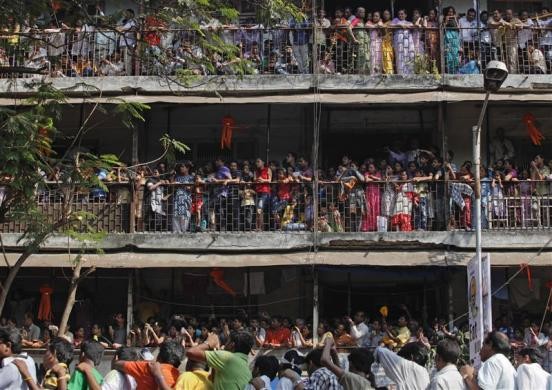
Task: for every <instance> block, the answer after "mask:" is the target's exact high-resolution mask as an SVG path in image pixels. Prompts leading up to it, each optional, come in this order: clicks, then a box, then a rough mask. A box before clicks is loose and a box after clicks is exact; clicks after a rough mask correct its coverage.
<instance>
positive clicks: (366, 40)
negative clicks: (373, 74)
mask: <svg viewBox="0 0 552 390" xmlns="http://www.w3.org/2000/svg"><path fill="white" fill-rule="evenodd" d="M365 17H366V10H365V9H364V8H362V7H358V8H357V10H356V14H355V17H354V19H353V20H352V21H351V28H352V30H353V35H354V37H355V39H356V42H355V55H356V58H355V62H354V64H355V65H354V66H355V69H354V72H353V73H356V74H370V34H369V33H368V31H367V30H366V24H365V23H364V18H365Z"/></svg>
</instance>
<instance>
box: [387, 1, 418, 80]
mask: <svg viewBox="0 0 552 390" xmlns="http://www.w3.org/2000/svg"><path fill="white" fill-rule="evenodd" d="M391 26H394V27H398V28H396V29H395V30H394V33H393V46H394V47H395V63H396V66H397V74H412V73H413V70H414V39H413V38H412V32H411V30H410V29H411V28H412V26H413V24H412V22H409V21H408V20H406V10H404V9H401V10H399V14H398V18H395V19H393V21H392V22H391Z"/></svg>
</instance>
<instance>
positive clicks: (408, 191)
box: [391, 171, 415, 232]
mask: <svg viewBox="0 0 552 390" xmlns="http://www.w3.org/2000/svg"><path fill="white" fill-rule="evenodd" d="M399 180H400V183H397V184H396V185H395V191H396V192H397V198H396V200H395V207H394V209H393V216H392V217H391V226H392V227H393V228H396V229H398V230H399V231H401V232H410V231H412V206H413V204H414V200H415V192H414V187H413V186H412V183H410V182H408V181H407V180H408V175H407V174H406V171H402V172H401V175H400V177H399Z"/></svg>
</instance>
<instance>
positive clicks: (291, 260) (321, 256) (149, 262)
mask: <svg viewBox="0 0 552 390" xmlns="http://www.w3.org/2000/svg"><path fill="white" fill-rule="evenodd" d="M485 252H490V253H491V264H492V265H493V266H516V267H519V265H520V264H521V263H527V262H529V261H530V264H531V266H548V267H550V265H551V264H552V252H547V253H542V254H541V255H540V256H537V257H534V256H533V254H532V253H526V252H520V251H489V250H488V249H487V248H485ZM18 256H19V254H18V253H8V254H7V259H8V262H9V264H10V265H13V264H15V262H16V261H17V259H18ZM473 256H474V251H473V250H444V249H430V250H415V249H411V250H378V249H372V250H357V249H356V248H350V249H349V250H331V249H321V250H319V251H318V252H313V251H310V250H309V251H296V252H283V253H278V252H272V253H264V252H256V253H255V252H248V253H232V252H226V253H180V252H162V251H148V252H129V251H126V252H116V253H105V254H102V255H98V254H86V255H84V256H83V258H82V261H83V266H84V267H92V266H94V267H98V268H178V267H181V268H184V267H192V268H210V267H224V268H240V267H274V266H292V267H296V266H311V265H330V266H373V267H410V266H430V267H462V266H465V265H466V264H467V263H468V261H469V260H470V259H471V258H472V257H473ZM71 260H72V259H70V258H69V257H68V256H67V253H39V254H35V255H32V256H31V257H30V258H28V259H27V261H26V262H25V264H24V267H33V268H43V267H46V268H48V267H71V266H73V263H72V262H71ZM4 267H5V265H3V264H2V263H0V270H1V269H2V268H4Z"/></svg>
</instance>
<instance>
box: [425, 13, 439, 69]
mask: <svg viewBox="0 0 552 390" xmlns="http://www.w3.org/2000/svg"><path fill="white" fill-rule="evenodd" d="M426 27H427V30H426V42H427V53H428V55H429V59H430V61H431V62H435V64H436V65H437V66H439V63H440V61H439V22H438V21H437V12H436V11H435V10H434V9H430V10H429V13H428V18H427V26H426Z"/></svg>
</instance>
